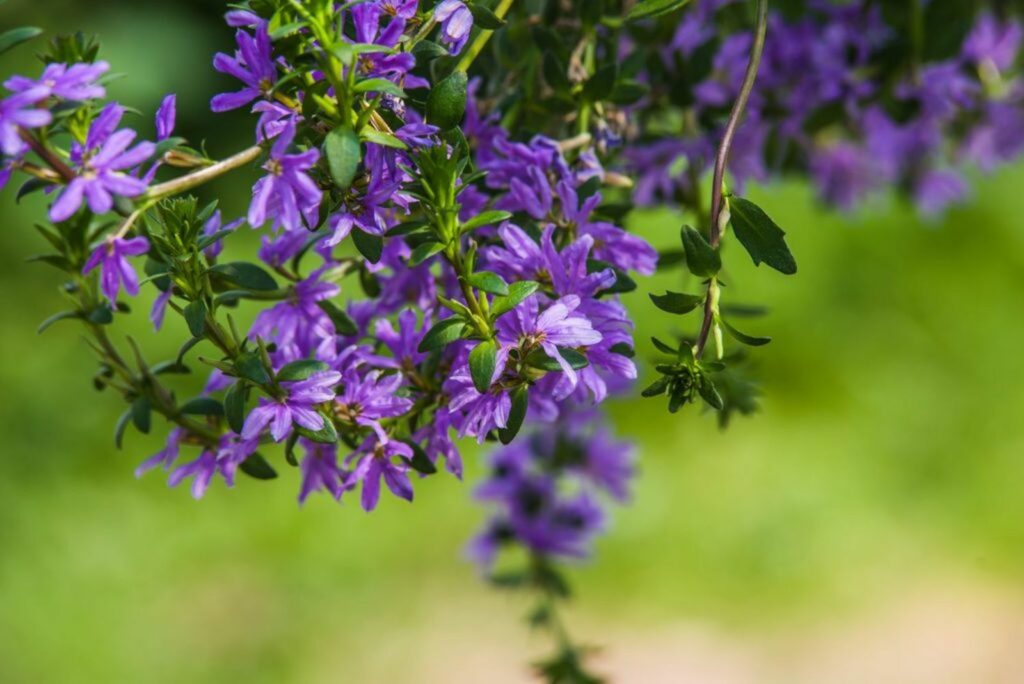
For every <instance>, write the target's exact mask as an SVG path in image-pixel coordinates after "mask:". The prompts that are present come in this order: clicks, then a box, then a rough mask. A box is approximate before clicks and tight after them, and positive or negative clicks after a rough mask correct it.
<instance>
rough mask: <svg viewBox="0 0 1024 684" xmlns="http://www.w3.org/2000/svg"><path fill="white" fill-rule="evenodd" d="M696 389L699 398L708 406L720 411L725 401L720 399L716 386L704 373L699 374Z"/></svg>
mask: <svg viewBox="0 0 1024 684" xmlns="http://www.w3.org/2000/svg"><path fill="white" fill-rule="evenodd" d="M697 391H698V392H699V393H700V396H701V398H702V399H703V400H704V401H705V402H707V404H708V406H710V407H711V408H713V409H715V410H716V411H721V410H722V409H723V408H724V407H725V402H724V401H722V395H721V394H719V393H718V388H716V387H715V383H714V382H712V381H711V378H709V377H708V376H707V375H706V374H705V373H701V374H700V376H699V379H698V381H697Z"/></svg>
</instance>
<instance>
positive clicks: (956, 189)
mask: <svg viewBox="0 0 1024 684" xmlns="http://www.w3.org/2000/svg"><path fill="white" fill-rule="evenodd" d="M968 194H969V190H968V187H967V181H965V180H964V177H963V176H961V175H960V174H959V173H957V172H956V171H950V170H948V169H935V170H931V171H928V172H926V173H925V174H924V175H923V176H921V178H920V179H919V180H918V182H917V185H916V186H915V187H914V199H915V200H916V201H917V206H918V207H919V208H920V210H921V212H922V213H923V214H924V215H925V216H937V215H939V214H941V213H942V212H944V211H945V210H946V209H948V208H949V207H950V206H952V205H953V204H956V203H957V202H962V201H963V200H965V199H967V196H968Z"/></svg>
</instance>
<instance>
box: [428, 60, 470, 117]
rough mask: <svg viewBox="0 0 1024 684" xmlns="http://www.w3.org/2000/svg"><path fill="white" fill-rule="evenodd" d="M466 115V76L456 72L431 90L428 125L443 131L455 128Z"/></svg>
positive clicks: (463, 73)
mask: <svg viewBox="0 0 1024 684" xmlns="http://www.w3.org/2000/svg"><path fill="white" fill-rule="evenodd" d="M465 114H466V74H465V72H462V71H454V72H452V73H451V75H449V76H448V77H447V78H446V79H444V80H443V81H441V82H440V83H438V84H437V85H435V86H434V87H433V89H431V91H430V95H429V96H428V97H427V123H429V124H433V125H435V126H437V127H438V128H440V129H441V130H442V131H447V130H449V129H452V128H455V127H456V126H458V125H459V124H460V123H462V118H463V117H464V116H465Z"/></svg>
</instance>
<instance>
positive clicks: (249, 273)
mask: <svg viewBox="0 0 1024 684" xmlns="http://www.w3.org/2000/svg"><path fill="white" fill-rule="evenodd" d="M210 272H211V273H216V274H218V275H219V276H221V277H223V278H224V279H225V280H227V281H228V282H231V283H234V284H235V285H238V286H239V287H244V288H245V289H247V290H255V291H257V292H267V291H269V290H276V289H277V281H275V280H274V278H273V276H271V275H270V274H269V273H267V272H266V271H264V270H263V269H262V268H260V267H259V266H257V265H256V264H250V263H249V262H246V261H234V262H232V263H229V264H217V265H216V266H213V267H211V268H210Z"/></svg>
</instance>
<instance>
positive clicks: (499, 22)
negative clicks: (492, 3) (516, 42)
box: [469, 2, 505, 31]
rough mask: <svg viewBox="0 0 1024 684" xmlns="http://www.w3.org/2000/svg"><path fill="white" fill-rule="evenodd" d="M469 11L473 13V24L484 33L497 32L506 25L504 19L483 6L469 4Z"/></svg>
mask: <svg viewBox="0 0 1024 684" xmlns="http://www.w3.org/2000/svg"><path fill="white" fill-rule="evenodd" d="M469 11H470V12H472V13H473V24H474V25H475V26H478V27H480V28H481V29H483V30H484V31H496V30H498V29H500V28H501V27H502V26H504V25H505V20H504V19H502V18H501V17H499V16H498V15H497V14H495V13H494V12H492V11H491V10H489V9H488V8H486V7H484V6H483V5H478V4H477V3H475V2H474V3H469Z"/></svg>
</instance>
